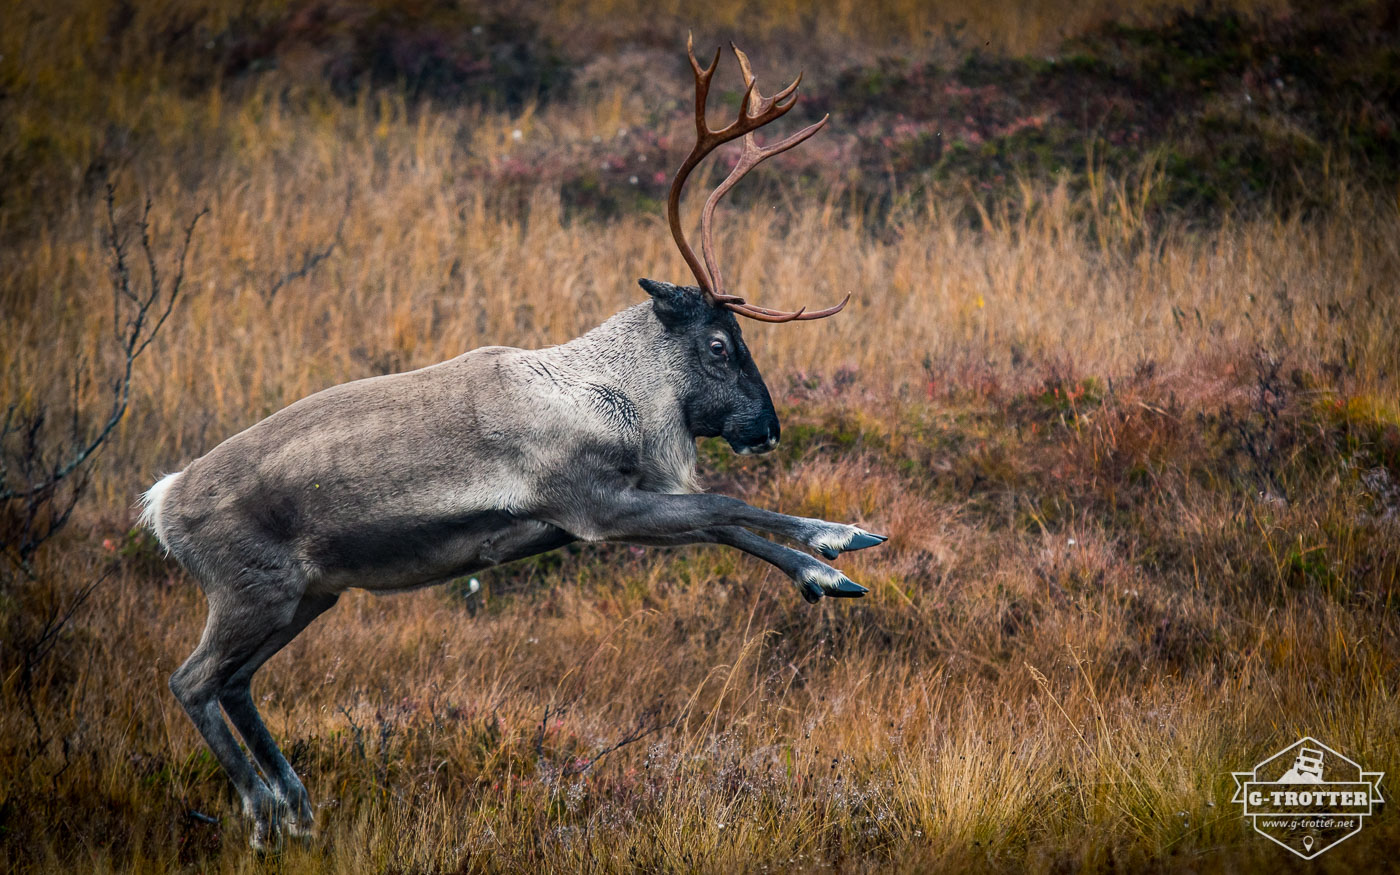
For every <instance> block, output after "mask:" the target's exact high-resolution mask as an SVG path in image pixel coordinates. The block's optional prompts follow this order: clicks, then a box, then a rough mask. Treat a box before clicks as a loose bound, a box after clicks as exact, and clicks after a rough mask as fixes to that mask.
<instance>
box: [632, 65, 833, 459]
mask: <svg viewBox="0 0 1400 875" xmlns="http://www.w3.org/2000/svg"><path fill="white" fill-rule="evenodd" d="M730 48H731V49H733V51H734V56H735V57H736V58H737V59H738V61H739V69H740V70H741V71H742V73H743V75H744V89H745V90H744V97H743V100H742V101H740V103H739V117H738V118H737V119H735V120H734V121H733V122H731V123H730V124H729V125H727V126H725V127H723V128H721V129H720V130H714V129H712V128H711V127H710V126H709V123H708V122H707V121H706V120H705V103H706V99H707V98H708V97H709V93H710V80H711V79H712V78H713V77H714V74H715V70H716V69H717V68H718V67H719V59H720V50H719V49H716V50H715V57H714V60H713V61H711V62H710V65H709V66H708V67H706V68H703V69H702V68H701V67H700V63H699V61H697V60H696V59H695V48H694V44H693V42H692V41H691V40H690V39H689V38H687V40H686V53H687V55H688V56H689V57H690V67H691V69H692V70H693V71H694V73H695V131H696V136H695V146H694V147H693V148H692V149H691V150H690V154H689V155H687V156H686V159H685V161H683V162H682V163H681V166H680V169H679V170H677V171H676V176H675V179H673V180H672V181H671V191H670V195H669V197H668V198H667V201H666V219H667V221H668V223H669V224H670V226H671V235H672V236H673V237H675V239H676V245H677V246H678V247H679V248H680V251H681V255H682V256H683V257H684V258H685V262H686V264H687V265H688V266H689V267H690V271H691V273H693V274H694V275H695V280H696V282H697V283H698V284H699V285H698V286H675V285H672V284H670V283H664V282H656V281H655V280H645V279H644V280H642V281H641V286H642V288H643V289H645V290H646V292H647V294H649V295H651V297H652V309H653V311H654V312H655V313H656V317H657V318H658V319H659V320H660V321H661V323H662V325H664V326H665V328H666V330H667V332H668V334H670V335H672V336H673V337H675V338H676V339H677V341H678V342H679V343H680V344H682V346H683V348H684V354H685V355H686V356H690V357H693V358H691V359H688V361H687V364H689V365H692V367H689V368H687V373H689V374H691V375H692V377H691V380H690V384H691V385H690V386H688V387H687V391H686V392H684V393H683V398H682V405H683V406H684V408H685V412H686V419H687V423H688V424H689V426H690V430H691V434H693V435H695V436H697V437H719V436H723V437H724V438H725V439H726V440H728V441H729V445H730V446H731V447H733V448H734V450H735V451H736V452H739V453H754V452H758V453H762V452H767V451H768V450H771V449H773V447H775V446H777V445H778V435H779V427H778V415H777V413H776V412H775V411H774V410H773V401H772V399H771V398H770V397H769V395H768V387H767V386H766V385H765V384H764V382H763V375H762V374H760V373H759V372H758V366H757V365H755V364H754V361H753V357H752V356H750V355H749V350H748V347H747V346H746V345H745V344H744V338H743V336H742V334H741V333H740V331H739V322H738V320H737V319H735V318H734V315H735V314H738V315H740V316H747V317H748V318H750V319H756V320H758V321H760V322H793V321H806V320H810V319H822V318H825V317H827V316H832V315H835V314H836V313H839V312H841V310H842V309H843V308H844V307H845V306H846V303H847V302H848V301H850V299H851V296H850V295H849V294H847V295H846V297H845V299H844V300H842V301H841V303H839V304H837V305H836V306H834V307H829V308H827V309H825V310H817V311H814V312H810V313H809V312H807V308H805V307H803V308H802V309H799V310H796V311H794V312H783V311H781V310H770V309H768V308H767V307H758V306H754V305H753V304H749V303H747V302H745V300H744V299H743V298H742V297H740V296H738V295H734V294H729V293H728V292H726V291H725V289H724V280H723V277H722V275H721V273H720V269H719V260H718V259H717V258H716V257H715V247H714V234H713V221H714V214H715V207H716V206H717V205H718V204H719V201H720V198H722V197H724V195H725V193H726V192H728V191H729V190H730V189H731V188H733V187H734V185H735V183H737V182H738V181H739V180H740V179H741V178H743V176H744V175H745V174H747V173H748V172H749V171H750V170H752V169H753V168H754V167H756V166H758V164H759V163H760V162H762V161H764V160H765V159H768V158H771V157H772V156H774V155H777V154H779V153H780V152H786V151H787V150H788V149H791V148H792V147H793V146H796V145H797V144H799V143H801V142H803V141H804V140H806V139H807V138H809V137H811V136H812V135H813V134H815V133H816V132H817V131H819V130H821V128H822V126H823V125H825V124H826V121H827V118H828V117H823V118H822V119H821V121H819V122H817V123H816V124H814V125H810V126H808V127H806V128H803V129H802V130H800V131H798V132H797V133H795V134H792V135H791V136H789V137H787V138H786V139H783V140H780V141H778V142H777V143H774V144H773V145H771V146H762V147H761V146H759V145H758V143H757V142H756V141H755V140H754V136H753V134H754V131H756V130H758V129H759V128H761V127H763V126H764V125H766V124H768V123H770V122H773V121H776V120H777V119H779V118H782V117H783V116H784V115H786V114H787V112H788V110H790V109H792V108H793V107H794V106H796V105H797V94H796V92H797V86H798V84H799V83H800V82H801V81H802V75H801V74H800V73H799V74H798V76H797V78H796V79H795V80H793V82H792V84H791V85H789V86H788V87H786V88H784V89H783V90H782V91H779V92H778V93H777V94H774V95H773V96H772V97H765V96H763V95H762V94H760V93H759V92H758V80H757V79H756V78H755V77H754V75H753V70H752V69H751V68H750V66H749V59H748V56H746V55H745V54H744V53H743V52H741V51H739V49H738V48H737V47H736V46H735V45H734V44H733V43H730ZM738 137H743V138H744V139H743V152H742V153H741V154H740V157H739V162H738V163H737V164H736V165H735V166H734V169H733V170H732V171H730V173H729V175H728V176H727V177H725V179H724V181H723V182H721V183H720V184H719V186H718V187H717V188H715V190H714V191H713V192H711V193H710V196H709V197H708V198H707V199H706V200H705V206H704V208H703V209H702V210H701V212H700V250H701V252H702V254H703V255H704V259H705V260H704V264H703V265H702V264H701V262H700V259H698V258H696V257H695V251H694V250H693V249H691V248H690V244H689V243H687V242H686V239H685V230H684V228H683V227H682V225H681V192H682V190H683V189H684V188H685V182H686V178H687V177H689V176H690V172H691V171H692V170H694V169H695V168H696V166H698V165H699V164H700V162H701V161H703V160H704V159H705V156H707V155H709V154H710V153H711V152H713V151H714V150H715V149H716V148H717V147H719V146H721V145H723V144H724V143H727V142H729V141H730V140H734V139H737V138H738Z"/></svg>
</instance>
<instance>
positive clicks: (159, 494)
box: [136, 471, 181, 553]
mask: <svg viewBox="0 0 1400 875" xmlns="http://www.w3.org/2000/svg"><path fill="white" fill-rule="evenodd" d="M180 473H181V472H179V471H176V472H175V473H174V474H166V475H165V476H164V477H162V478H160V480H158V481H156V485H154V486H152V487H151V488H150V489H147V490H146V491H145V492H144V493H142V495H141V508H142V509H141V517H140V519H138V520H137V521H136V524H137V525H139V526H145V527H146V528H148V529H150V530H151V531H153V532H155V534H156V540H158V541H160V545H161V546H162V547H164V548H165V550H166V552H167V553H168V552H169V551H170V542H169V541H167V540H166V539H165V526H164V525H163V524H162V522H161V511H162V509H163V508H164V507H165V496H166V494H167V493H168V492H170V487H172V486H174V485H175V480H176V478H178V477H179V476H180Z"/></svg>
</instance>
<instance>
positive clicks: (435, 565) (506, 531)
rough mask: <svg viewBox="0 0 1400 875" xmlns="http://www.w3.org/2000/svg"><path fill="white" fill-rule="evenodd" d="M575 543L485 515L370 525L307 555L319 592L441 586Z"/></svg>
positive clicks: (529, 524)
mask: <svg viewBox="0 0 1400 875" xmlns="http://www.w3.org/2000/svg"><path fill="white" fill-rule="evenodd" d="M573 540H574V538H573V537H572V536H571V535H569V534H568V533H567V532H565V531H563V530H562V529H559V528H557V527H555V526H552V525H550V524H548V523H542V522H539V521H538V520H530V519H521V518H518V517H515V516H512V515H511V514H509V513H506V512H504V511H497V510H482V511H472V512H468V513H463V514H460V515H456V516H451V517H442V518H434V519H427V520H425V519H405V520H381V521H375V522H374V523H371V524H368V525H361V526H357V527H355V528H354V529H353V530H347V531H344V532H339V533H336V534H334V535H331V536H328V537H322V538H319V539H317V541H318V543H313V544H308V545H307V551H306V553H307V559H308V560H309V563H310V564H311V566H312V567H313V568H314V569H315V570H316V573H315V574H314V579H316V581H317V584H318V588H326V589H332V590H336V591H339V590H342V589H345V588H348V587H360V588H363V589H368V590H381V591H387V590H402V589H410V588H414V587H420V586H430V585H432V584H435V583H442V582H445V581H448V580H451V579H453V578H455V577H460V576H462V575H464V574H470V573H472V572H474V571H480V570H481V569H483V568H490V567H491V566H493V565H500V564H501V563H503V562H509V561H511V560H513V559H521V558H524V557H526V556H532V555H534V554H536V553H542V552H545V551H546V550H552V549H554V548H556V547H561V546H563V545H565V544H567V543H569V542H570V541H573Z"/></svg>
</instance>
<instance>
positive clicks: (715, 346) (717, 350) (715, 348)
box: [710, 340, 725, 356]
mask: <svg viewBox="0 0 1400 875" xmlns="http://www.w3.org/2000/svg"><path fill="white" fill-rule="evenodd" d="M710 352H712V353H714V354H715V355H718V356H722V355H724V354H725V352H724V341H722V340H712V341H710Z"/></svg>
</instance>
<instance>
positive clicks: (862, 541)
mask: <svg viewBox="0 0 1400 875" xmlns="http://www.w3.org/2000/svg"><path fill="white" fill-rule="evenodd" d="M848 528H849V529H850V534H848V535H846V536H845V537H844V538H825V539H823V540H820V541H818V542H817V543H815V544H813V546H814V547H815V548H816V550H817V552H818V553H820V554H821V555H822V556H824V557H826V558H827V559H835V558H836V557H837V556H840V555H841V554H842V553H849V552H851V551H852V550H864V549H865V548H866V547H874V546H876V545H877V544H883V543H885V542H886V541H888V540H889V538H887V537H886V536H884V535H876V534H873V533H871V532H866V531H862V530H860V529H858V528H856V527H855V526H849V527H848Z"/></svg>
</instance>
